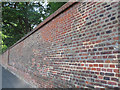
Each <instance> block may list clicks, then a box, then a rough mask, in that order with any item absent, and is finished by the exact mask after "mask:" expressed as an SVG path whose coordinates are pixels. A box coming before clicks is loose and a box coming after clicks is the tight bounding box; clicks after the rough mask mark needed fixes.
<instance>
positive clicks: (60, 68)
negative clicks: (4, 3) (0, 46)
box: [8, 2, 120, 88]
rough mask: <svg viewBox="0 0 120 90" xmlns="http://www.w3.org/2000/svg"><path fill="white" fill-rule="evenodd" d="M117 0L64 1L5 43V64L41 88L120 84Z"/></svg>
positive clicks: (119, 15)
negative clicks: (12, 42)
mask: <svg viewBox="0 0 120 90" xmlns="http://www.w3.org/2000/svg"><path fill="white" fill-rule="evenodd" d="M118 6H119V3H118V2H111V3H110V2H107V3H104V2H81V3H80V2H79V3H70V2H68V3H67V4H65V5H64V6H63V7H61V8H60V9H59V10H58V11H56V12H55V13H54V14H53V15H51V16H50V17H48V18H47V19H46V20H45V21H43V22H42V23H41V24H40V25H38V27H37V28H36V29H35V30H34V31H32V32H31V33H29V34H28V35H27V37H24V38H23V39H21V40H20V41H19V42H18V43H17V44H15V45H14V46H12V47H11V48H10V49H9V66H8V68H9V69H10V70H11V71H13V72H15V73H16V74H17V75H19V76H20V77H22V78H23V79H24V80H26V81H27V82H29V83H30V84H32V85H35V86H36V87H40V88H50V87H53V88H55V87H60V88H71V87H72V88H74V87H75V88H82V87H89V88H97V87H98V88H99V87H105V88H112V87H120V84H119V81H120V80H119V77H120V70H119V68H120V65H119V61H120V51H119V46H118V45H119V44H120V41H119V35H118V33H119V31H120V28H119V19H120V11H119V8H118Z"/></svg>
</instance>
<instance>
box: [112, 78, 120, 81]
mask: <svg viewBox="0 0 120 90" xmlns="http://www.w3.org/2000/svg"><path fill="white" fill-rule="evenodd" d="M111 80H112V81H116V82H118V81H119V79H118V78H111Z"/></svg>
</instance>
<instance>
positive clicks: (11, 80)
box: [2, 67, 30, 88]
mask: <svg viewBox="0 0 120 90" xmlns="http://www.w3.org/2000/svg"><path fill="white" fill-rule="evenodd" d="M2 88H30V86H29V85H28V84H26V83H25V82H24V81H22V80H20V79H19V78H17V77H16V76H15V75H13V74H12V73H11V72H9V71H8V70H6V69H4V68H3V67H2Z"/></svg>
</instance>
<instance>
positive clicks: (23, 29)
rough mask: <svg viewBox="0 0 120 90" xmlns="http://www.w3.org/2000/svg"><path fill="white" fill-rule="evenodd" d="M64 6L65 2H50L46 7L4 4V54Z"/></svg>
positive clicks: (25, 3) (29, 4) (19, 3)
mask: <svg viewBox="0 0 120 90" xmlns="http://www.w3.org/2000/svg"><path fill="white" fill-rule="evenodd" d="M63 4H64V2H50V3H48V4H47V5H46V7H45V5H44V6H43V4H41V3H39V2H37V3H36V2H3V3H2V21H3V27H2V33H0V34H2V50H3V52H4V51H5V50H6V49H7V48H8V47H10V46H11V45H13V44H14V43H15V42H17V41H18V40H19V39H20V38H21V37H23V36H24V35H25V34H27V33H28V32H30V31H31V30H32V29H33V28H34V27H35V26H37V25H38V24H39V23H41V22H42V21H43V20H44V19H45V18H47V17H48V16H49V15H51V14H52V13H54V12H55V11H56V10H57V9H58V8H59V7H61V6H62V5H63Z"/></svg>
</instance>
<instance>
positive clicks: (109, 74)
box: [105, 73, 114, 76]
mask: <svg viewBox="0 0 120 90" xmlns="http://www.w3.org/2000/svg"><path fill="white" fill-rule="evenodd" d="M105 75H106V76H114V73H105Z"/></svg>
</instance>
